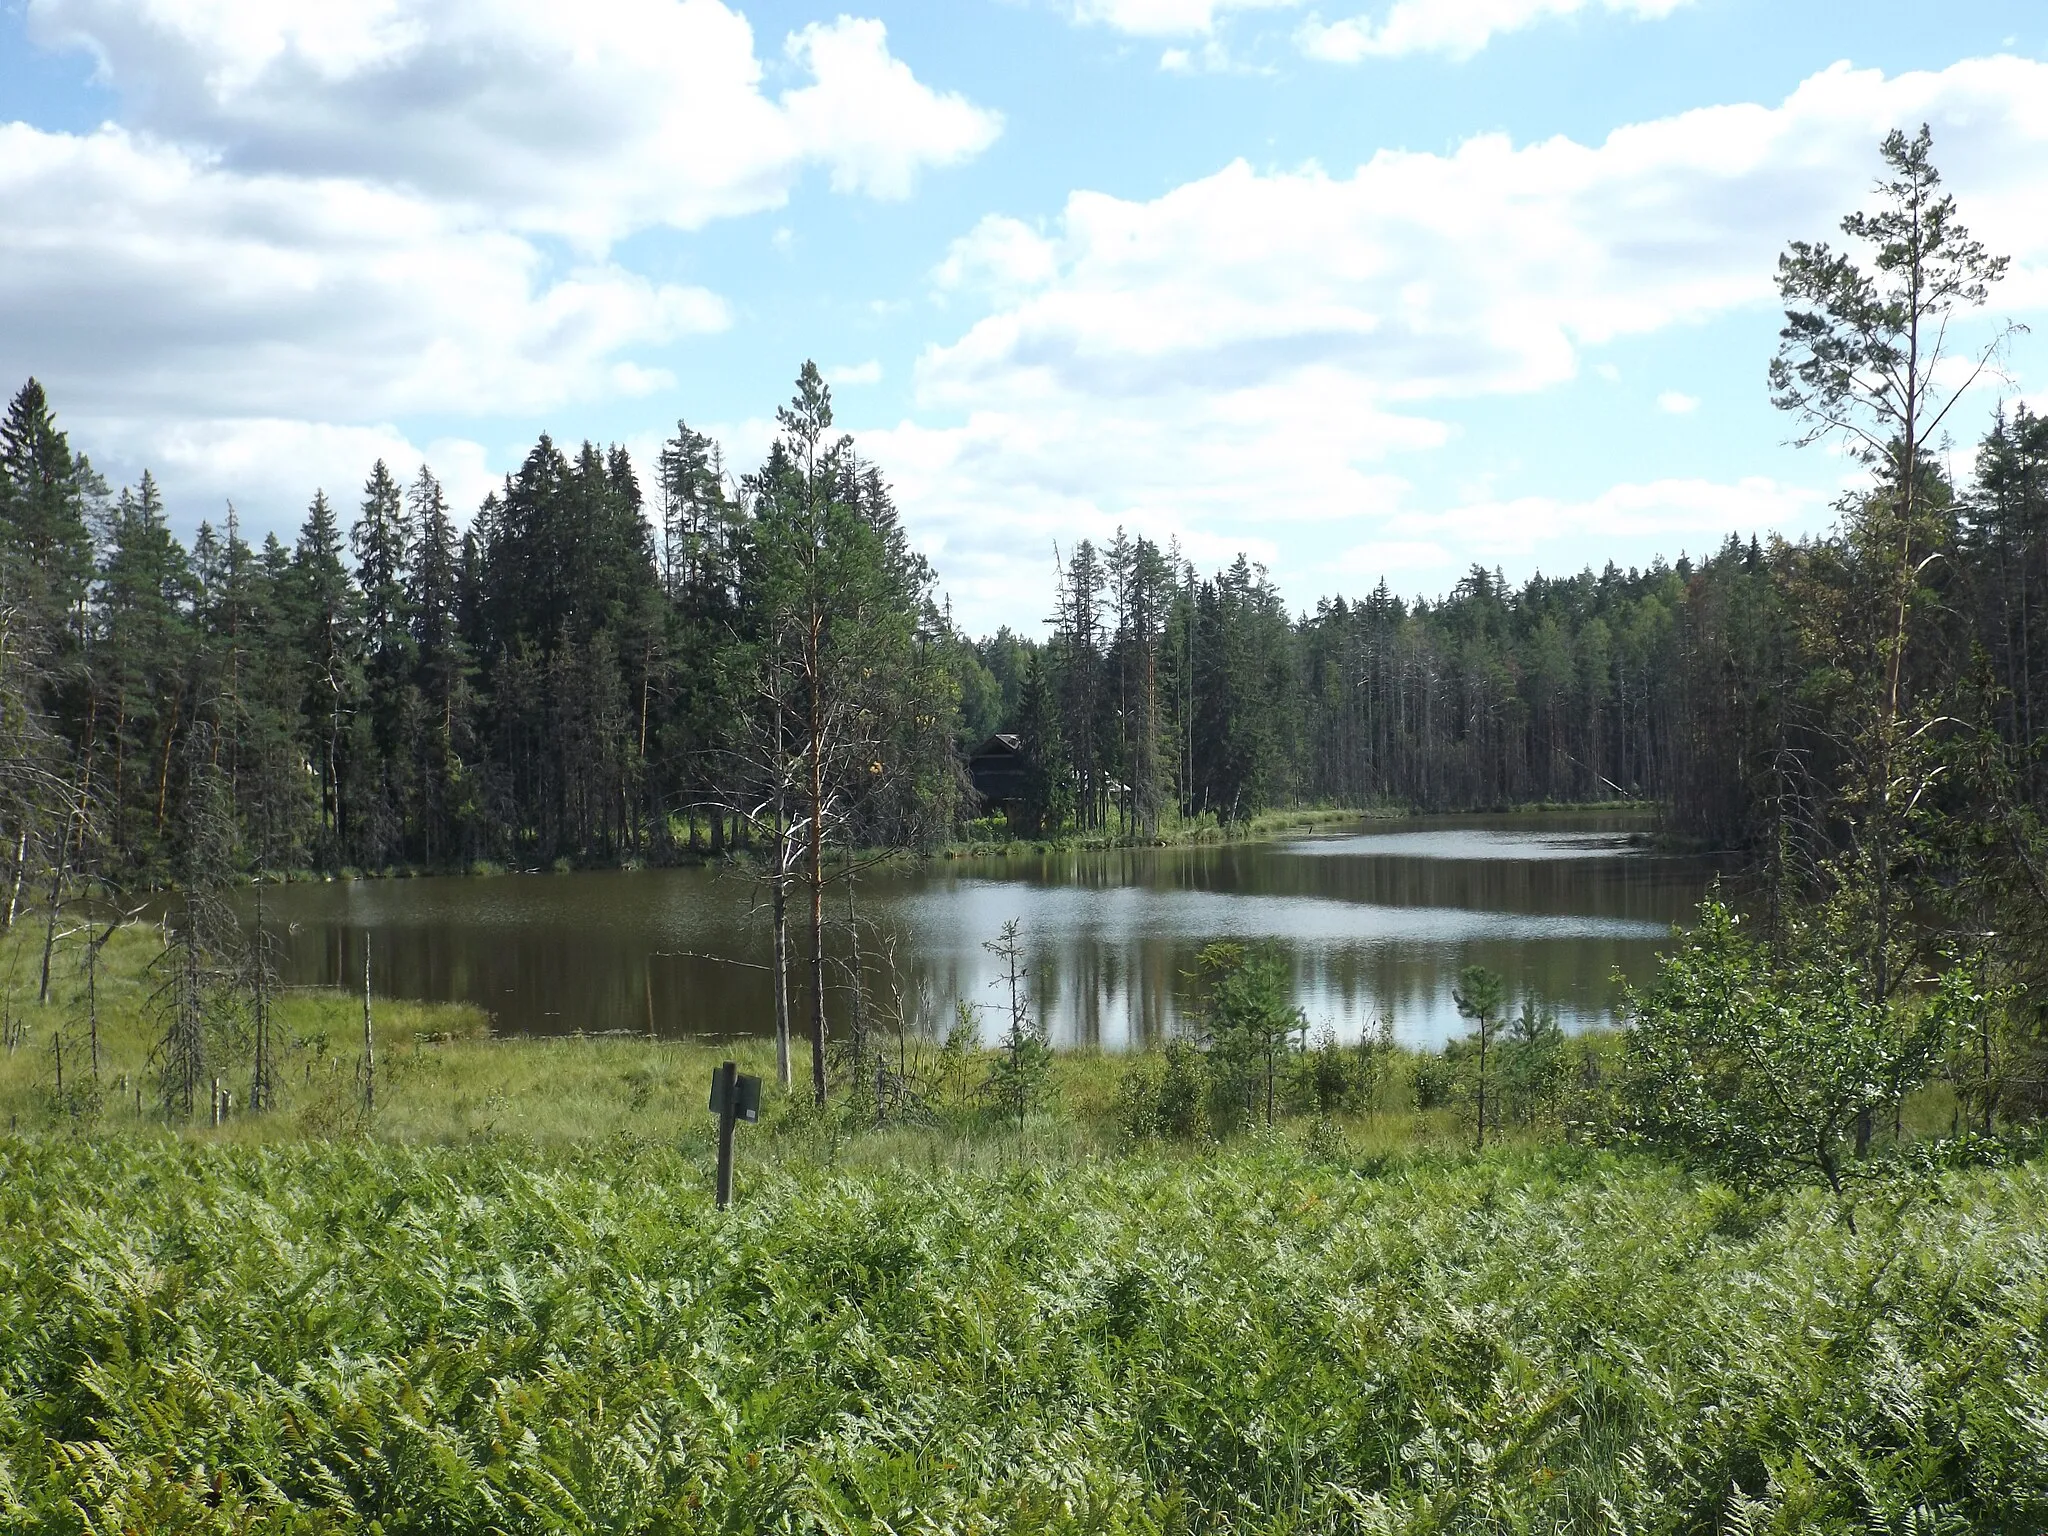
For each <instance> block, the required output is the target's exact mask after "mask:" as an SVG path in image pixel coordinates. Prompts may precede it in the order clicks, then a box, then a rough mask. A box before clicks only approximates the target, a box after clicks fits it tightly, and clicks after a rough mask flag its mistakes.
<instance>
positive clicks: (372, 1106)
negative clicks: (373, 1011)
mask: <svg viewBox="0 0 2048 1536" xmlns="http://www.w3.org/2000/svg"><path fill="white" fill-rule="evenodd" d="M376 1112H377V1028H376V1024H375V1023H374V1021H373V1020H372V1019H371V1017H370V930H369V929H367V928H365V929H364V930H363V1116H364V1118H365V1119H367V1118H369V1117H370V1116H371V1115H374V1114H376Z"/></svg>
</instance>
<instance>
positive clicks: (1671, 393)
mask: <svg viewBox="0 0 2048 1536" xmlns="http://www.w3.org/2000/svg"><path fill="white" fill-rule="evenodd" d="M1699 408H1700V401H1699V396H1697V395H1688V394H1685V393H1682V392H1681V391H1679V390H1675V389H1667V390H1665V391H1664V393H1663V394H1661V395H1659V396H1658V397H1657V409H1658V410H1660V411H1663V412H1665V413H1666V414H1667V415H1671V416H1690V415H1691V414H1692V413H1693V412H1694V411H1696V410H1698V409H1699Z"/></svg>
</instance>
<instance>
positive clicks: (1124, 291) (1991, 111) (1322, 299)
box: [866, 59, 2048, 618]
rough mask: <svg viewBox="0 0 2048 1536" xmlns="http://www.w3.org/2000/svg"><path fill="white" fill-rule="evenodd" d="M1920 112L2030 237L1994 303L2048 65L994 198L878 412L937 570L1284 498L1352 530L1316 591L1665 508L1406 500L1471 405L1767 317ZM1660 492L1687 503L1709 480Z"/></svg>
mask: <svg viewBox="0 0 2048 1536" xmlns="http://www.w3.org/2000/svg"><path fill="white" fill-rule="evenodd" d="M1923 119H1925V120H1928V121H1930V122H1931V123H1932V124H1933V127H1934V133H1935V143H1936V152H1937V155H1938V157H1939V160H1940V163H1941V164H1942V166H1943V167H1944V170H1945V171H1946V172H1947V174H1948V178H1949V182H1950V184H1951V185H1952V186H1953V188H1954V189H1955V190H1956V192H1957V194H1958V197H1959V199H1960V201H1961V203H1962V207H1963V210H1964V215H1965V217H1966V218H1967V219H1968V220H1969V222H1970V224H1971V226H1972V228H1973V229H1974V230H1975V231H1976V232H1977V233H1978V234H1980V235H1981V236H1982V237H1983V238H1984V239H1985V240H1986V241H1987V242H1988V243H1990V244H1991V246H1992V248H1993V249H1995V250H2002V251H2010V252H2011V253H2013V255H2014V257H2015V272H2014V276H2013V278H2012V280H2011V281H2010V282H2009V283H2008V284H2007V285H2006V287H2005V289H2004V290H2002V293H2001V297H2003V298H2007V299H2011V300H2016V301H2019V302H2022V303H2024V302H2025V301H2026V298H2027V296H2028V295H2029V293H2030V292H2042V293H2044V295H2048V287H2044V285H2043V283H2042V274H2048V197H2044V196H2043V193H2044V191H2048V173H2044V171H2043V170H2042V167H2043V166H2044V165H2048V65H2043V64H2038V63H2034V62H2030V61H2026V60H2019V59H1993V60H1982V61H1975V62H1969V63H1964V64H1959V65H1956V66H1954V67H1952V68H1950V69H1948V70H1945V71H1943V72H1941V73H1938V74H1910V75H1902V76H1899V77H1896V78H1893V79H1886V78H1885V77H1883V76H1882V75H1880V74H1878V73H1876V72H1874V71H1857V70H1852V69H1849V68H1848V67H1846V66H1837V67H1835V68H1833V69H1830V70H1827V71H1824V72H1822V73H1821V74H1819V75H1816V76H1814V77H1813V78H1811V79H1809V80H1808V81H1806V82H1805V83H1804V84H1802V85H1801V86H1800V87H1799V88H1798V89H1797V90H1796V91H1795V92H1794V93H1793V94H1792V95H1791V96H1790V97H1789V98H1787V100H1786V101H1784V102H1783V103H1782V104H1780V105H1778V106H1776V107H1766V106H1761V105H1736V106H1726V107H1715V108H1708V109H1703V110H1700V111H1694V112H1688V113H1685V114H1682V115H1679V116H1676V117H1672V118H1667V119H1662V120H1657V121H1653V122H1648V123H1643V124H1639V125H1635V126H1631V127H1625V128H1621V129H1619V130H1617V131H1615V132H1614V133H1612V134H1610V135H1609V136H1608V137H1607V138H1606V139H1605V140H1603V141H1601V142H1599V143H1596V144H1579V143H1575V142H1573V141H1571V140H1569V139H1565V138H1554V139H1549V140H1544V141H1541V142H1536V143H1531V144H1524V145H1517V144H1514V143H1512V142H1511V141H1509V140H1508V139H1506V138H1504V137H1500V136H1487V137H1482V138H1477V139H1473V140H1471V141H1469V142H1467V143H1465V144H1464V145H1462V146H1460V147H1459V148H1458V149H1456V150H1455V151H1454V152H1451V153H1447V154H1417V153H1396V152H1383V153H1380V154H1378V155H1375V156H1374V157H1373V158H1372V159H1371V160H1370V161H1368V162H1367V163H1366V164H1364V165H1362V166H1360V167H1359V168H1358V169H1357V170H1356V171H1355V172H1353V173H1352V174H1350V175H1333V174H1330V173H1327V172H1325V171H1323V170H1321V169H1319V168H1315V167H1309V168H1306V169H1301V170H1296V171H1285V172H1261V171H1255V170H1253V169H1252V168H1251V167H1249V166H1248V165H1245V164H1243V163H1237V164H1233V165H1230V166H1227V167H1225V168H1224V169H1222V170H1221V171H1218V172H1217V173H1215V174H1214V175H1211V176H1208V177H1205V178H1202V179H1201V180H1198V181H1194V182H1190V183H1187V184H1185V185H1182V186H1179V187H1176V188H1174V189H1173V190H1171V191H1169V192H1167V193H1165V194H1164V195H1162V196H1160V197H1157V198H1154V199H1151V200H1146V201H1133V200H1127V199H1121V198H1115V197H1109V196H1105V195H1103V194H1099V193H1090V192H1082V193H1076V194H1074V195H1073V196H1071V197H1070V198H1069V199H1068V201H1067V204H1066V207H1065V209H1064V211H1063V212H1062V214H1061V215H1060V216H1059V217H1058V218H1057V219H1056V220H1054V221H1052V222H1051V223H1050V224H1049V225H1047V226H1044V227H1042V228H1036V227H1033V226H1031V225H1029V224H1026V223H1023V222H1021V221H1018V220H1015V219H1008V218H1002V217H991V218H987V219H984V220H983V221H982V222H981V223H980V224H979V225H977V226H976V227H975V228H974V229H973V230H972V231H970V232H969V233H968V234H967V235H965V236H963V237H962V238H961V239H960V240H959V241H957V242H956V243H955V245H954V246H953V248H952V249H951V250H950V251H949V252H948V254H947V256H946V258H945V260H944V262H943V263H942V264H941V266H940V267H939V269H938V271H937V273H936V274H935V282H936V284H937V286H938V288H939V290H940V292H941V293H942V295H943V296H944V298H945V300H946V302H947V303H948V304H949V305H953V306H959V305H962V304H966V303H968V302H972V301H974V300H976V299H979V301H980V302H981V304H982V305H983V306H984V308H983V312H982V313H981V314H980V316H979V317H978V318H976V319H975V320H974V321H973V322H972V323H971V324H969V325H968V326H967V327H966V328H965V330H964V332H963V333H962V334H960V335H958V336H957V337H956V338H955V339H954V340H952V341H951V342H949V343H947V344H944V345H939V346H934V347H931V348H929V349H928V350H927V351H926V352H925V353H924V355H923V356H922V357H921V358H920V359H919V361H918V364H917V368H916V374H915V378H916V389H917V399H918V402H919V405H920V407H921V410H920V415H921V417H922V418H923V423H922V424H921V425H917V426H914V427H913V426H910V425H905V426H902V427H899V428H897V429H895V430H894V431H892V432H890V433H885V434H881V435H880V436H879V437H877V436H876V435H874V434H868V435H867V438H866V440H867V441H868V442H869V445H870V448H871V450H873V449H874V448H876V446H877V445H878V444H880V443H886V445H887V447H886V452H885V453H884V456H883V459H882V461H883V462H884V463H885V464H887V465H889V466H890V468H891V470H892V472H893V473H896V475H897V477H898V483H899V490H900V492H901V499H902V501H903V503H904V505H905V507H906V508H907V509H908V510H910V511H911V512H912V514H913V515H914V516H915V517H916V518H918V520H919V522H918V526H919V527H920V529H921V530H924V531H928V532H929V534H930V536H931V537H933V538H934V539H936V540H939V541H941V545H940V547H941V548H942V549H943V550H944V555H943V560H942V568H943V569H944V570H945V571H946V572H947V574H948V577H949V579H950V580H953V581H955V582H956V584H959V583H963V582H967V581H971V582H973V583H978V584H979V585H978V587H968V586H961V585H956V591H958V592H960V593H962V594H963V595H965V596H967V597H972V596H973V594H974V592H975V591H977V590H979V591H983V592H986V593H987V594H989V595H990V598H989V600H990V601H1002V600H1003V594H1004V593H1005V592H1006V591H1007V592H1010V593H1014V592H1015V591H1017V590H1019V589H1020V587H1023V586H1024V584H1025V583H1026V581H1027V579H1028V580H1029V586H1028V587H1026V588H1025V589H1026V590H1030V589H1035V588H1036V587H1037V586H1038V585H1039V583H1037V581H1036V580H1035V577H1034V578H1027V577H1026V576H1025V574H1024V573H1025V572H1026V571H1027V570H1032V571H1035V566H1036V562H1037V561H1038V559H1039V557H1040V552H1041V551H1043V550H1044V549H1045V548H1046V547H1047V546H1048V545H1049V544H1050V542H1051V540H1052V538H1053V537H1054V536H1056V535H1059V536H1063V537H1065V538H1067V539H1071V538H1073V537H1077V536H1078V535H1079V534H1080V533H1082V532H1087V531H1095V532H1100V531H1104V530H1106V529H1109V528H1113V527H1114V526H1115V525H1116V524H1117V523H1118V522H1124V523H1126V524H1129V525H1132V526H1136V527H1143V528H1145V529H1147V530H1148V531H1153V530H1164V531H1167V532H1178V533H1179V534H1180V535H1181V537H1182V539H1183V542H1184V543H1188V544H1190V545H1192V544H1193V543H1194V541H1196V540H1201V541H1204V542H1205V543H1207V544H1210V545H1212V546H1214V547H1217V548H1224V547H1230V548H1234V547H1236V546H1237V545H1239V544H1243V545H1245V546H1246V547H1249V548H1253V549H1257V548H1260V547H1267V548H1271V547H1272V530H1273V528H1274V527H1275V525H1276V523H1278V522H1281V521H1285V522H1288V523H1292V524H1293V525H1294V526H1295V529H1296V530H1319V529H1327V530H1331V531H1330V532H1327V533H1324V532H1307V531H1303V532H1293V531H1291V532H1290V533H1289V535H1288V538H1287V540H1286V549H1285V552H1284V554H1285V559H1286V560H1287V561H1292V562H1295V564H1294V565H1293V566H1291V567H1290V566H1289V565H1287V564H1284V563H1283V564H1281V565H1279V566H1278V567H1277V569H1278V573H1279V574H1280V575H1281V576H1282V578H1283V580H1286V581H1287V582H1288V583H1289V584H1290V590H1292V591H1296V592H1313V591H1317V590H1326V589H1327V587H1328V585H1329V581H1328V568H1327V557H1328V556H1329V555H1330V554H1331V553H1333V550H1334V548H1335V547H1350V546H1351V545H1355V544H1362V543H1367V542H1370V541H1373V540H1380V541H1385V540H1389V539H1391V540H1394V541H1395V542H1397V543H1399V544H1401V545H1402V547H1403V548H1404V550H1405V551H1406V556H1405V557H1406V558H1415V557H1417V556H1418V554H1419V552H1420V550H1421V548H1422V546H1423V545H1432V546H1436V545H1441V546H1442V547H1444V548H1446V549H1455V548H1456V547H1457V545H1458V542H1459V541H1461V540H1463V541H1469V542H1473V543H1474V544H1475V545H1476V544H1480V543H1485V542H1487V541H1492V542H1494V543H1496V544H1501V546H1502V547H1505V544H1504V543H1502V541H1504V540H1507V539H1508V538H1509V536H1510V535H1512V536H1514V537H1516V538H1538V537H1539V536H1540V535H1542V531H1543V529H1544V527H1545V526H1546V523H1545V520H1546V519H1548V520H1551V521H1552V522H1553V523H1554V522H1555V520H1558V519H1570V518H1578V517H1581V516H1593V517H1605V518H1610V519H1615V520H1622V519H1624V515H1625V514H1626V515H1627V516H1629V517H1633V518H1634V519H1635V521H1634V522H1633V523H1631V524H1629V526H1643V527H1646V526H1651V520H1652V519H1653V514H1654V515H1655V516H1664V515H1665V513H1664V512H1658V511H1657V508H1655V507H1648V506H1643V505H1637V504H1636V503H1633V502H1630V501H1629V500H1628V499H1627V497H1625V496H1622V495H1621V494H1620V493H1618V492H1617V493H1614V496H1613V498H1610V499H1609V500H1607V501H1605V502H1602V503H1600V504H1598V505H1596V506H1594V507H1593V509H1592V511H1591V512H1590V513H1587V512H1585V511H1584V509H1582V508H1579V507H1577V506H1576V505H1568V504H1566V503H1564V502H1561V501H1555V500H1545V499H1543V498H1542V497H1541V496H1538V497H1535V498H1533V499H1532V498H1522V499H1513V498H1507V499H1499V500H1490V501H1487V502H1484V503H1472V504H1471V505H1469V506H1468V507H1466V509H1465V511H1464V513H1463V514H1462V515H1461V516H1459V517H1455V518H1451V519H1450V520H1448V521H1440V522H1435V523H1430V524H1428V525H1427V526H1421V525H1417V526H1414V527H1410V526H1409V525H1406V524H1403V523H1400V522H1399V521H1398V519H1400V518H1402V517H1404V516H1409V515H1411V514H1412V510H1413V508H1414V506H1415V505H1416V504H1417V503H1418V501H1419V500H1420V499H1421V498H1420V496H1419V495H1418V493H1417V492H1416V491H1415V490H1414V488H1413V482H1415V481H1416V479H1417V478H1418V477H1419V476H1420V475H1421V474H1422V471H1423V469H1424V468H1426V467H1427V465H1428V463H1429V462H1430V461H1429V459H1428V457H1427V455H1428V454H1429V451H1430V450H1434V449H1439V448H1441V447H1443V446H1444V445H1445V444H1447V443H1449V442H1451V441H1452V440H1453V438H1454V436H1455V433H1454V431H1453V429H1452V428H1451V427H1450V426H1449V425H1448V421H1449V419H1450V418H1451V417H1453V416H1455V414H1456V412H1457V409H1458V406H1457V402H1459V401H1461V400H1466V399H1472V398H1476V397H1485V396H1500V395H1514V394H1523V393H1529V392H1533V391H1540V390H1544V389H1549V388H1552V387H1555V386H1558V385H1561V384H1564V383H1566V382H1568V381H1570V380H1571V379H1573V378H1574V377H1576V376H1577V375H1578V373H1579V372H1580V370H1581V368H1582V367H1583V366H1584V360H1583V353H1584V352H1585V350H1586V349H1587V348H1588V347H1591V346H1597V345H1601V344H1604V343H1607V342H1610V341H1613V340H1616V339H1619V338H1628V337H1644V336H1649V335H1653V334H1656V333H1659V332H1664V331H1668V330H1670V329H1671V328H1673V327H1679V326H1687V325H1693V324H1697V323H1701V322H1705V321H1708V320H1711V319H1714V318H1716V317H1718V316H1722V315H1725V314H1728V313H1730V312H1731V311H1736V310H1740V309H1745V308H1749V309H1753V310H1756V311H1758V312H1761V313H1762V314H1766V315H1767V314H1768V313H1769V312H1770V310H1771V308H1772V306H1773V302H1774V290H1773V284H1772V272H1773V263H1774V259H1775V257H1776V254H1777V252H1778V251H1779V250H1781V249H1782V248H1783V246H1784V243H1785V242H1786V241H1787V240H1788V239H1791V238H1795V237H1801V236H1811V235H1824V234H1826V233H1827V232H1828V231H1829V230H1830V229H1831V227H1832V225H1833V223H1834V221H1835V219H1836V218H1837V217H1839V215H1840V214H1841V213H1842V212H1843V211H1845V210H1846V209H1848V208H1851V207H1855V206H1857V205H1858V204H1860V203H1861V202H1862V201H1864V200H1865V197H1866V194H1867V190H1868V185H1869V180H1870V177H1871V174H1872V168H1873V165H1874V161H1875V148H1876V144H1877V142H1878V140H1879V139H1880V138H1881V137H1882V135H1883V133H1884V132H1885V131H1886V130H1888V129H1889V128H1890V127H1892V126H1893V125H1895V124H1897V123H1901V122H1907V123H1916V122H1919V121H1921V120H1923ZM942 413H955V414H956V417H957V425H953V426H943V425H937V424H936V422H939V421H943V420H944V419H945V417H944V415H943V414H942ZM1523 483H1524V484H1526V483H1527V480H1526V477H1525V478H1524V480H1523ZM1752 493H1754V494H1752ZM1742 494H1743V496H1744V497H1745V498H1746V499H1747V500H1746V502H1745V504H1746V505H1754V506H1756V507H1759V508H1761V511H1760V512H1758V513H1757V514H1756V515H1754V516H1751V517H1743V518H1740V519H1736V518H1734V517H1733V515H1732V514H1733V511H1734V509H1733V508H1731V507H1727V506H1723V505H1720V504H1718V503H1716V504H1714V505H1713V506H1712V507H1711V508H1709V510H1711V511H1712V513H1713V517H1712V518H1711V519H1710V518H1707V517H1705V515H1704V514H1702V516H1701V520H1700V522H1699V524H1698V529H1699V531H1700V532H1701V533H1702V536H1704V534H1705V532H1706V530H1707V525H1708V523H1710V522H1712V523H1714V524H1715V525H1716V526H1717V527H1718V526H1733V525H1734V522H1736V521H1740V522H1742V523H1743V525H1744V526H1755V525H1768V523H1769V520H1770V517H1771V516H1774V515H1776V514H1777V512H1779V511H1782V510H1784V509H1785V508H1787V507H1789V506H1791V505H1792V503H1790V502H1787V501H1785V500H1784V499H1783V498H1782V497H1778V498H1775V499H1774V498H1773V497H1772V496H1770V495H1765V494H1763V493H1762V492H1761V491H1759V490H1758V488H1757V487H1756V486H1754V485H1751V486H1745V487H1743V488H1742ZM1786 494H1787V495H1790V494H1791V493H1789V492H1787V493H1786ZM1657 495H1658V496H1659V497H1662V498H1663V500H1662V501H1660V502H1659V503H1658V506H1659V507H1662V508H1664V509H1665V510H1666V512H1669V513H1670V515H1671V516H1674V517H1675V516H1676V515H1677V513H1678V512H1680V511H1683V510H1684V509H1686V508H1688V507H1692V508H1697V507H1699V506H1700V505H1701V504H1702V503H1701V496H1703V495H1704V493H1694V492H1685V493H1683V494H1681V492H1680V490H1678V489H1674V488H1673V487H1672V486H1670V485H1664V486H1661V487H1659V488H1658V489H1657ZM1799 505H1801V506H1803V505H1804V504H1803V503H1800V504H1799ZM1486 508H1492V509H1494V511H1493V512H1491V513H1485V515H1482V513H1484V512H1485V509H1486ZM1599 526H1604V525H1599ZM1614 526H1616V527H1620V526H1622V524H1621V521H1616V522H1615V523H1614ZM1657 526H1663V527H1668V528H1676V527H1678V526H1679V524H1677V523H1674V522H1670V521H1669V520H1668V519H1667V521H1666V522H1665V523H1663V524H1658V525H1657ZM1340 531H1341V532H1340ZM1340 537H1341V539H1342V543H1341V544H1338V545H1336V546H1333V545H1332V544H1331V540H1333V539H1337V538H1340ZM1529 547H1531V548H1534V547H1536V546H1535V545H1533V544H1532V545H1530V546H1529ZM1019 550H1021V551H1023V552H1024V553H1022V554H1016V553H1014V552H1015V551H1019ZM937 552H938V551H937V550H935V553H937ZM1275 558H1276V560H1279V559H1281V554H1280V552H1279V551H1276V554H1275ZM1006 561H1007V562H1009V563H1008V564H1007V565H1006V563H1005V562H1006ZM1020 562H1021V563H1020ZM1456 568H1457V567H1456V566H1455V565H1454V566H1453V567H1452V569H1453V570H1455V569H1456ZM1008 601H1010V602H1014V601H1015V599H1014V596H1012V597H1010V598H1009V599H1008ZM1004 616H1005V617H1008V618H1014V617H1015V615H1014V613H1011V612H1008V611H1007V610H1006V611H1005V613H1004Z"/></svg>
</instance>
